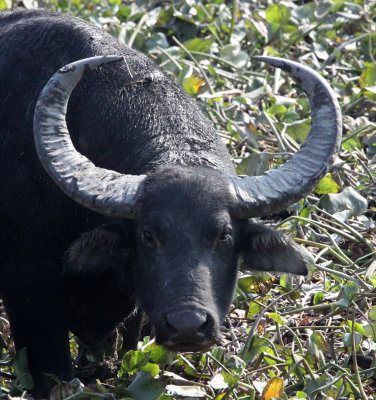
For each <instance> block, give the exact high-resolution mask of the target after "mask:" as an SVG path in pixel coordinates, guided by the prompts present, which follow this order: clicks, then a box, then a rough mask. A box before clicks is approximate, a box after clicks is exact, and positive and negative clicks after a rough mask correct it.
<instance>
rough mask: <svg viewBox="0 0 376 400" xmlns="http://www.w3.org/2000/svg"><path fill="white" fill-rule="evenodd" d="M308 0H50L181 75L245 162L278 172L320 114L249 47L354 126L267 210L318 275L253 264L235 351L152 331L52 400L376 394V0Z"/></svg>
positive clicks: (0, 357)
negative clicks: (320, 94)
mask: <svg viewBox="0 0 376 400" xmlns="http://www.w3.org/2000/svg"><path fill="white" fill-rule="evenodd" d="M25 3H27V2H25ZM303 3H304V2H303V1H302V2H299V1H296V2H293V1H289V0H287V1H283V2H278V1H274V2H272V1H268V2H266V1H249V2H243V1H235V0H233V1H223V0H216V1H215V0H213V1H211V2H210V1H199V0H189V1H188V0H186V1H175V2H173V1H153V2H148V1H123V2H121V0H111V1H110V0H108V1H90V0H89V1H81V0H70V1H68V0H50V1H45V2H44V5H45V7H47V8H51V9H54V10H59V11H62V12H64V13H69V14H72V15H76V16H78V17H80V18H83V19H86V20H88V21H90V22H92V23H94V24H97V25H99V26H101V27H102V28H103V29H105V30H107V31H108V32H110V33H111V34H113V35H115V36H116V37H118V38H119V39H120V40H121V41H123V42H125V43H127V44H128V45H130V46H132V47H134V48H136V49H139V50H141V51H142V52H144V53H146V54H148V55H149V57H151V58H153V59H154V60H155V61H156V62H157V63H158V64H160V66H161V67H162V68H163V69H164V70H165V71H167V72H169V73H171V74H173V75H174V76H175V77H176V79H177V80H178V81H179V82H180V83H181V84H182V85H183V86H184V88H185V89H186V90H187V92H188V93H189V94H190V95H191V96H193V97H194V98H196V100H197V102H198V103H199V105H200V106H201V108H202V109H203V111H204V113H205V114H206V115H207V117H208V118H209V119H210V120H211V121H212V122H213V124H214V125H215V127H216V129H217V131H218V133H219V135H220V136H221V137H222V138H223V140H225V141H226V143H227V145H228V148H229V151H230V152H231V155H232V157H233V160H234V162H235V164H236V165H237V169H238V172H239V173H242V174H244V173H246V174H261V173H262V172H263V171H265V170H267V169H270V168H276V167H278V166H279V165H280V164H282V163H283V162H284V161H285V160H286V159H288V158H289V157H290V155H291V154H292V153H293V152H295V151H296V149H297V148H298V147H299V144H300V143H302V142H303V141H304V138H305V136H306V134H307V131H308V129H309V125H310V120H309V118H310V115H309V106H308V102H307V100H306V98H305V96H304V94H302V93H301V91H300V90H299V87H297V86H296V85H295V84H294V83H293V82H292V81H291V80H290V79H289V78H287V77H286V75H284V74H283V73H282V74H281V73H280V71H277V70H274V69H272V68H269V67H265V66H264V65H262V64H260V63H258V62H253V61H252V58H251V57H252V56H253V55H261V54H263V55H265V54H267V55H274V56H279V57H284V58H288V59H292V60H298V61H300V62H302V63H304V64H306V65H309V66H311V67H313V68H314V69H316V70H318V71H320V72H321V73H322V74H323V76H324V77H325V78H326V79H327V80H328V81H329V82H330V83H331V85H332V87H333V88H334V90H335V92H336V94H337V96H338V99H339V101H340V104H341V108H342V112H343V122H344V134H343V139H342V147H341V150H340V154H339V157H338V159H337V160H336V162H335V164H334V166H333V168H332V169H331V171H330V174H328V175H327V176H326V177H325V178H324V179H323V180H322V182H321V183H320V184H319V185H318V187H317V188H316V190H315V191H314V192H312V193H311V194H310V195H309V196H307V197H306V198H305V199H304V200H301V201H299V202H298V203H296V204H294V205H293V206H291V207H289V209H288V210H287V211H286V212H283V213H280V214H278V215H272V216H269V217H266V218H262V220H263V222H264V223H265V224H268V225H271V226H274V227H277V228H278V229H280V230H283V231H286V232H288V233H289V234H291V235H292V237H293V238H294V239H295V240H296V241H297V242H298V243H300V244H301V245H303V246H304V247H305V248H306V249H307V250H308V251H309V252H310V254H311V257H312V272H311V276H310V277H309V279H307V280H305V281H304V282H300V281H298V280H297V279H296V278H293V277H289V276H282V277H279V278H275V277H272V276H269V275H263V276H261V277H257V278H255V277H254V276H250V275H242V276H241V277H240V279H239V287H238V290H237V293H236V297H235V299H234V304H233V308H232V310H231V312H230V314H229V316H228V318H227V320H226V332H225V337H226V340H225V342H224V344H223V346H221V347H215V348H213V349H212V350H211V351H210V352H208V353H205V354H196V353H195V354H193V353H192V354H190V353H185V354H173V353H170V352H167V351H165V350H163V349H162V348H161V347H159V346H157V345H156V344H154V343H153V341H150V339H149V338H145V339H144V341H143V342H142V343H140V344H139V348H138V350H137V351H134V352H130V353H127V354H125V355H123V354H122V353H121V349H120V348H119V349H118V351H119V355H121V357H120V358H121V359H120V361H121V363H122V364H121V369H120V372H119V373H118V376H117V377H115V378H112V379H109V380H106V381H103V382H97V384H96V385H92V386H91V387H88V388H83V387H82V385H80V384H79V382H77V381H75V382H73V383H71V384H65V386H63V387H62V386H60V387H59V389H58V390H56V391H55V394H54V396H55V397H54V398H58V399H60V398H77V397H79V398H82V397H85V398H98V397H99V398H106V399H107V398H117V399H128V398H134V399H142V400H147V399H150V400H151V399H171V398H172V399H177V398H206V399H213V400H214V399H216V400H219V399H243V400H246V399H247V400H248V399H249V400H251V399H262V400H268V399H271V398H273V397H280V398H282V399H298V398H306V399H329V398H333V399H340V398H342V399H372V398H376V395H374V390H375V380H374V374H375V367H374V356H373V354H374V351H375V349H376V294H375V293H376V292H375V287H376V274H375V270H376V235H375V211H376V202H375V196H376V166H375V160H376V135H375V132H376V124H375V121H376V62H375V58H376V29H375V27H376V20H375V15H376V2H375V1H361V0H355V1H352V2H346V1H341V0H335V1H333V2H316V3H314V2H307V3H306V4H303ZM6 6H9V4H7V3H6V2H5V1H4V0H0V8H5V7H6ZM0 333H1V335H0V348H1V353H0V367H1V376H0V383H1V385H2V387H3V388H4V389H6V388H8V389H9V387H10V386H11V383H12V381H13V379H12V378H13V376H12V374H13V370H12V366H11V365H10V363H11V360H12V357H13V347H12V342H11V339H10V337H9V334H10V333H9V327H8V324H7V322H6V315H5V314H2V315H1V317H0ZM1 338H2V339H1ZM77 351H78V350H77V345H76V343H75V341H74V339H72V354H73V355H75V354H77ZM63 389H64V390H63ZM59 390H60V391H59ZM61 393H65V394H64V395H63V394H61Z"/></svg>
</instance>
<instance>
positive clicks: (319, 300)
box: [313, 292, 324, 305]
mask: <svg viewBox="0 0 376 400" xmlns="http://www.w3.org/2000/svg"><path fill="white" fill-rule="evenodd" d="M323 300H324V293H323V292H319V293H315V295H314V296H313V304H315V305H316V304H321V303H322V302H323Z"/></svg>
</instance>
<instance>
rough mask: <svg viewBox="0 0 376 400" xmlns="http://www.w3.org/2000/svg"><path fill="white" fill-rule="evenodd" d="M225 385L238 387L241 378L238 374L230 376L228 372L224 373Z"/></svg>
mask: <svg viewBox="0 0 376 400" xmlns="http://www.w3.org/2000/svg"><path fill="white" fill-rule="evenodd" d="M222 376H223V379H224V381H225V383H227V385H229V386H236V384H237V383H238V382H239V380H240V376H239V375H237V374H229V373H228V372H222Z"/></svg>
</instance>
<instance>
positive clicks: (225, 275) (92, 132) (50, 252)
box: [0, 11, 306, 396]
mask: <svg viewBox="0 0 376 400" xmlns="http://www.w3.org/2000/svg"><path fill="white" fill-rule="evenodd" d="M104 54H117V55H123V56H124V57H125V59H126V61H127V65H125V63H117V64H112V65H109V66H105V67H103V68H100V69H99V70H98V71H95V72H92V73H90V74H89V75H88V76H87V77H85V78H84V79H83V80H82V81H81V82H80V83H79V85H78V87H77V89H76V90H75V91H74V93H73V94H72V97H71V100H70V103H69V107H68V115H67V121H68V126H69V130H70V133H71V136H72V139H73V142H74V144H75V146H76V148H77V149H78V151H80V152H81V153H82V154H84V155H86V156H87V157H88V158H89V159H90V160H92V161H93V162H94V163H95V164H96V165H97V166H100V167H103V168H107V169H112V170H115V171H118V172H121V173H128V174H148V178H147V180H146V182H145V185H144V190H143V192H141V193H139V194H138V205H137V206H138V207H139V209H140V210H141V212H142V213H141V217H139V218H138V219H137V220H134V221H109V220H108V219H106V218H105V217H103V216H101V215H98V214H96V213H93V212H91V211H89V210H87V209H84V208H82V207H80V206H79V205H77V204H76V203H75V202H74V201H72V200H71V199H69V198H68V197H66V196H65V195H64V194H63V193H62V192H61V191H60V189H59V188H58V187H57V186H56V185H55V184H54V183H53V182H52V181H51V180H50V178H49V177H48V176H47V174H46V173H45V171H44V170H43V168H42V167H41V165H40V162H39V160H38V158H37V155H36V152H35V149H34V143H33V130H32V120H33V113H34V109H35V104H36V101H37V98H38V96H39V93H40V91H41V90H42V88H43V87H44V85H45V84H46V82H47V81H48V79H49V78H50V77H51V76H52V75H53V73H54V72H55V71H56V70H58V69H59V68H60V67H62V66H63V65H65V64H67V63H69V62H72V61H75V60H78V59H82V58H86V57H91V56H94V55H104ZM0 140H1V146H0V175H1V183H2V189H1V191H2V193H1V196H0V210H1V212H0V223H1V230H0V251H1V256H2V257H1V264H0V294H1V296H2V297H3V299H4V303H5V305H6V308H7V312H8V315H9V318H10V322H11V328H12V332H13V336H14V340H15V344H16V348H17V349H19V348H22V347H26V348H27V353H28V358H29V363H30V368H31V372H32V375H33V378H34V381H35V391H34V393H35V394H36V395H37V396H47V394H48V387H47V385H46V384H45V381H44V378H43V373H52V374H56V375H58V376H59V377H60V378H63V379H69V378H70V377H71V376H72V373H71V360H70V354H69V343H68V329H71V330H72V331H73V332H74V333H76V334H77V335H78V336H79V337H80V338H81V340H82V341H84V342H86V343H87V344H90V345H93V344H96V343H99V342H101V341H102V340H104V339H105V338H106V336H107V335H108V334H109V333H111V331H112V330H113V329H114V327H115V326H116V325H117V324H118V323H119V322H120V321H121V320H123V319H124V318H127V317H129V316H132V315H133V313H134V311H135V309H136V308H137V306H138V304H140V305H141V307H142V309H143V310H144V311H145V312H146V314H147V316H148V318H149V320H150V321H151V322H152V323H153V325H154V326H155V331H156V338H157V341H158V342H159V343H162V344H164V345H166V346H167V347H170V348H172V349H176V350H205V349H207V348H209V347H210V346H211V345H212V344H213V343H216V342H219V341H220V325H221V323H222V322H223V319H224V317H225V315H226V313H227V311H228V309H229V306H230V304H231V300H232V296H233V292H234V290H235V285H236V276H237V270H238V264H239V262H241V263H242V264H243V265H244V266H245V267H246V268H255V269H260V270H267V271H287V272H293V273H297V274H305V273H306V265H305V261H304V260H303V257H302V255H301V252H300V250H299V247H298V246H296V245H295V244H294V243H293V242H292V241H290V240H289V239H286V238H284V237H283V236H281V235H279V234H278V233H276V232H274V231H272V230H270V229H266V228H263V227H261V226H259V225H256V224H254V223H252V222H250V221H248V220H238V219H234V218H233V217H232V215H231V209H232V207H233V204H231V201H232V200H231V199H232V197H231V196H230V194H229V192H228V190H229V189H228V187H229V185H228V182H227V180H226V178H225V174H229V173H234V169H233V167H232V165H231V160H230V157H229V155H228V154H227V151H226V149H225V147H224V145H223V144H222V142H221V140H220V139H219V137H218V136H217V135H216V132H215V131H214V128H213V126H212V125H211V123H210V122H208V121H207V120H206V119H205V118H204V116H203V114H202V113H201V112H200V110H199V108H198V107H197V105H196V104H195V102H194V101H193V100H192V99H191V98H190V97H189V96H188V95H187V94H186V93H185V92H184V90H183V89H182V88H181V87H180V86H178V85H177V84H176V83H175V81H173V80H172V79H170V78H169V77H167V76H166V75H165V74H163V73H162V72H161V71H160V70H159V68H158V67H157V66H155V64H154V63H153V62H152V61H151V60H149V59H148V58H147V57H146V56H144V55H142V54H140V53H138V52H136V51H134V50H132V49H129V48H128V47H126V46H124V45H122V44H121V43H120V42H118V41H117V40H116V39H115V38H113V37H111V36H109V35H108V34H106V33H104V32H102V31H101V30H100V29H98V28H96V27H95V26H93V25H91V24H88V23H86V22H84V21H81V20H79V19H76V18H72V17H68V16H64V15H59V14H54V13H49V12H45V11H16V12H2V13H0ZM103 224H105V225H103ZM98 226H99V228H98ZM83 232H87V233H84V234H83ZM67 249H68V250H67ZM64 253H66V254H65V258H64V260H65V262H64V265H63V267H62V259H63V255H64ZM131 325H132V324H131ZM136 325H137V324H136ZM137 332H138V327H137V326H136V327H135V328H132V330H131V332H130V335H129V338H128V337H127V338H126V341H127V343H129V344H130V346H131V345H134V344H135V343H136V341H137Z"/></svg>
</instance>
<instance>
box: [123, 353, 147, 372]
mask: <svg viewBox="0 0 376 400" xmlns="http://www.w3.org/2000/svg"><path fill="white" fill-rule="evenodd" d="M148 362H149V352H147V353H145V352H143V351H136V350H131V351H128V352H127V353H126V354H125V355H124V357H123V361H122V363H121V369H122V370H123V371H125V372H129V373H134V372H138V371H139V370H140V368H141V367H144V366H145V365H146V364H148Z"/></svg>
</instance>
